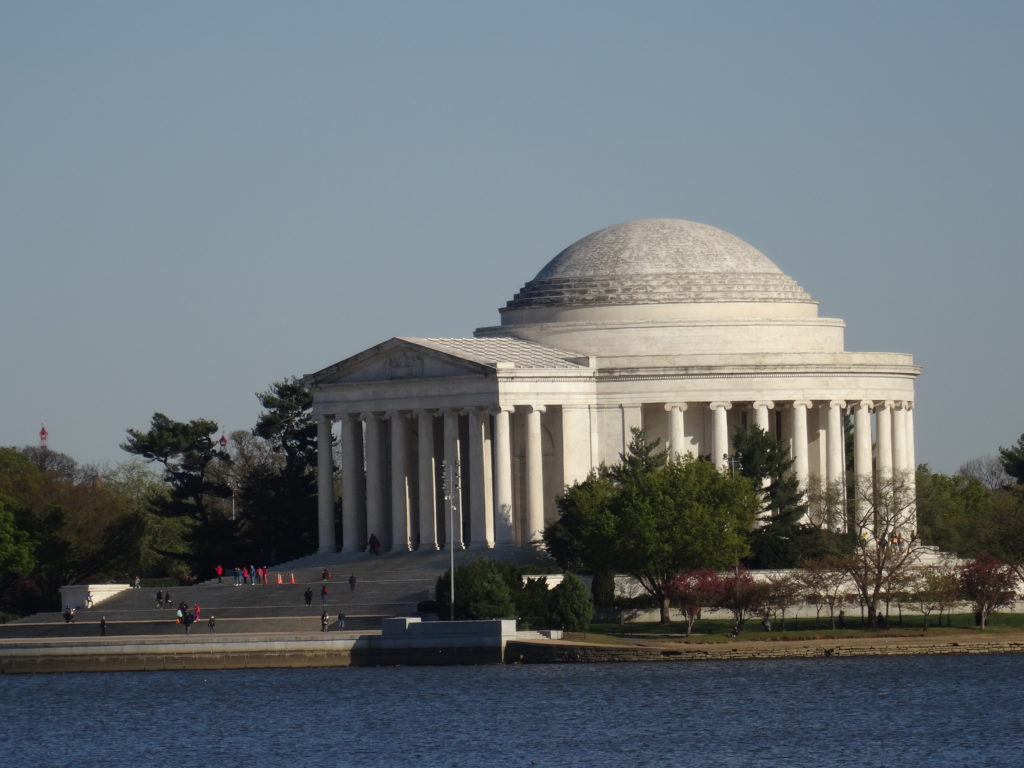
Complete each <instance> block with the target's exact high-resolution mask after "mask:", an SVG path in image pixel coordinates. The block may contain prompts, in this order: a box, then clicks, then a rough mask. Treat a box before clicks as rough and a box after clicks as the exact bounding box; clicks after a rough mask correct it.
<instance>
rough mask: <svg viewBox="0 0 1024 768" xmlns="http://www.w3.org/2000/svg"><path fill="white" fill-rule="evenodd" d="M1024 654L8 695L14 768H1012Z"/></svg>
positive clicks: (0, 687) (62, 678)
mask: <svg viewBox="0 0 1024 768" xmlns="http://www.w3.org/2000/svg"><path fill="white" fill-rule="evenodd" d="M1022 683H1024V655H996V656H921V657H902V658H884V659H837V658H831V659H820V660H783V661H736V662H674V663H672V662H669V663H660V664H593V665H552V666H482V667H401V668H379V669H368V668H356V669H301V670H293V669H288V670H259V671H206V672H148V673H133V672H119V673H109V674H66V675H34V676H30V675H18V676H7V677H3V678H0V749H2V751H0V755H3V763H4V764H6V765H10V766H12V767H15V766H16V767H17V768H33V767H35V766H39V767H40V768H42V767H43V766H46V767H47V768H48V767H50V766H61V767H64V766H68V767H69V768H70V767H71V766H74V767H75V768H79V767H84V768H89V767H92V766H95V767H97V768H101V767H107V766H113V767H114V768H120V766H131V767H132V768H148V767H149V766H154V767H155V766H159V767H160V768H165V767H166V768H176V767H177V766H202V767H203V768H214V767H217V766H230V768H277V766H296V767H298V768H305V767H307V766H359V767H360V768H367V767H369V768H374V767H377V766H427V767H429V766H457V767H458V768H476V767H477V766H480V767H483V766H486V767H487V768H492V767H495V766H586V767H587V768H600V767H601V766H616V767H617V768H618V767H620V766H621V767H623V768H631V767H632V766H687V767H690V766H694V767H698V768H699V767H702V766H714V768H723V766H787V767H792V766H816V767H817V766H858V767H861V766H869V767H870V766H878V767H882V766H885V767H888V766H899V767H901V768H916V767H918V766H929V767H931V766H972V768H984V767H985V766H1013V768H1018V767H1019V766H1021V765H1022V764H1024V693H1022Z"/></svg>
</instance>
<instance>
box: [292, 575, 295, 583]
mask: <svg viewBox="0 0 1024 768" xmlns="http://www.w3.org/2000/svg"><path fill="white" fill-rule="evenodd" d="M294 583H295V574H294V573H293V574H292V584H294Z"/></svg>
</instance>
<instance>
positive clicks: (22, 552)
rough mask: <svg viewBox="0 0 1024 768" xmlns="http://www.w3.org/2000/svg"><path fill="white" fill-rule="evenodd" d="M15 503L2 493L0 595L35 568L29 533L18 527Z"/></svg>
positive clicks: (0, 502) (0, 507) (0, 513)
mask: <svg viewBox="0 0 1024 768" xmlns="http://www.w3.org/2000/svg"><path fill="white" fill-rule="evenodd" d="M14 506H15V502H14V501H13V500H12V499H9V498H8V497H6V496H5V495H4V494H3V493H0V593H2V592H3V591H4V590H6V589H7V587H8V586H10V584H11V583H12V582H14V581H15V580H17V579H22V578H25V577H26V576H28V575H29V574H30V573H31V572H32V569H33V567H34V566H35V553H34V552H33V549H32V542H31V539H30V537H29V535H28V533H27V532H26V531H25V530H24V529H22V528H21V526H19V525H18V522H17V520H16V519H15V515H14V511H13V507H14Z"/></svg>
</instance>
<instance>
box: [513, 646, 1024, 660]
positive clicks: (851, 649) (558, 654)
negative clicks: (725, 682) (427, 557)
mask: <svg viewBox="0 0 1024 768" xmlns="http://www.w3.org/2000/svg"><path fill="white" fill-rule="evenodd" d="M956 653H966V654H977V653H1024V642H999V641H996V642H977V643H973V642H972V643H950V642H939V641H937V642H934V643H913V644H910V643H906V642H897V643H891V644H888V643H872V644H869V645H847V644H843V643H842V642H837V643H835V644H828V645H806V644H801V643H799V642H796V641H794V642H793V643H792V644H790V643H785V642H764V643H759V644H758V647H753V648H752V647H743V648H736V647H732V646H728V645H724V646H721V647H717V646H712V645H706V646H700V647H695V646H679V647H676V648H667V647H661V648H659V647H625V646H615V645H571V644H566V643H527V642H522V641H513V642H510V643H508V644H507V645H506V647H505V662H506V663H507V664H569V663H598V662H628V661H634V662H635V661H716V660H741V659H812V658H826V657H855V656H922V655H932V654H956Z"/></svg>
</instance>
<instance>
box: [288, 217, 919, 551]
mask: <svg viewBox="0 0 1024 768" xmlns="http://www.w3.org/2000/svg"><path fill="white" fill-rule="evenodd" d="M500 313H501V323H500V325H497V326H492V327H484V328H478V329H477V330H476V332H475V334H474V337H473V338H454V339H453V338H444V339H441V338H418V337H402V338H393V339H390V340H388V341H385V342H383V343H382V344H379V345H377V346H375V347H373V348H371V349H367V350H365V351H363V352H360V353H359V354H357V355H354V356H352V357H349V358H347V359H345V360H342V361H341V362H339V363H336V364H335V365H332V366H330V367H328V368H324V369H323V370H321V371H318V372H316V373H313V374H310V375H308V376H306V377H305V378H304V381H305V383H306V384H307V385H308V386H310V388H311V389H312V391H313V400H314V413H315V415H316V418H317V420H318V425H319V432H318V435H319V444H320V447H321V450H320V452H319V455H320V465H319V475H320V506H319V512H320V514H319V521H320V531H319V533H320V551H322V552H330V551H335V549H336V548H338V546H339V545H340V547H341V549H342V550H344V551H350V552H351V551H358V550H361V549H363V548H364V547H365V546H366V542H367V539H368V537H369V536H370V535H371V534H373V535H376V536H377V538H378V539H380V540H381V542H382V543H383V545H384V548H385V549H388V550H391V551H407V550H416V549H424V548H425V549H429V550H435V549H441V548H445V547H452V546H453V547H457V548H462V547H471V548H481V549H483V548H491V547H501V546H517V547H528V546H533V545H534V544H536V542H537V541H538V540H539V538H540V533H541V531H542V530H543V528H544V525H545V524H546V523H548V522H550V521H551V520H553V519H555V518H556V517H557V511H556V508H555V498H556V496H557V495H558V493H560V492H561V490H562V489H563V488H564V487H565V486H566V485H567V484H571V483H573V482H575V481H577V480H581V479H583V478H585V477H586V476H587V474H588V473H589V472H590V471H591V469H593V468H595V467H597V466H598V465H599V464H600V463H601V462H606V463H609V464H611V463H614V462H616V461H618V458H619V454H620V453H622V452H623V450H624V449H625V447H626V445H627V444H628V442H629V439H630V430H631V428H633V427H639V428H641V429H643V430H645V432H646V433H647V434H648V436H649V437H651V438H660V439H661V441H662V443H663V444H665V445H667V446H668V447H669V449H670V450H671V451H672V452H674V453H677V454H693V455H700V456H709V457H710V458H711V459H712V460H713V461H714V462H715V463H716V464H717V465H718V466H719V468H721V469H725V468H726V466H727V462H728V456H729V454H730V453H731V447H730V435H731V434H732V433H733V431H734V430H735V428H736V427H737V426H740V425H751V424H756V425H758V426H761V427H762V428H764V429H765V430H766V431H768V432H769V433H771V434H772V435H774V436H776V437H777V438H779V439H781V440H783V441H785V442H786V443H787V445H788V446H789V447H790V449H791V452H792V455H793V457H794V459H795V464H794V471H795V473H796V475H797V476H798V478H799V480H800V482H801V485H802V486H803V487H804V488H809V487H811V485H812V484H814V483H831V482H840V481H842V480H843V479H844V477H845V473H846V461H845V451H846V446H845V443H844V440H845V437H844V430H843V423H844V420H845V419H844V416H846V415H847V414H849V415H850V416H851V417H852V420H853V424H854V438H853V442H854V445H853V456H854V472H855V473H856V474H857V476H858V478H859V479H866V480H869V479H871V478H872V477H886V476H892V475H894V474H896V473H906V474H907V475H911V474H912V471H913V468H914V466H915V460H914V439H913V403H914V381H915V378H916V376H917V375H918V373H919V371H920V369H919V368H918V367H917V366H916V365H914V363H913V359H912V357H911V356H910V355H908V354H900V353H863V352H847V351H845V349H844V345H843V329H844V324H843V322H842V321H841V320H838V319H834V318H822V317H819V316H818V304H817V302H816V301H814V300H813V299H812V298H811V297H810V296H809V295H808V294H807V293H806V292H805V291H804V290H803V289H802V288H800V286H799V285H797V284H796V283H795V282H794V281H793V280H792V279H791V278H789V277H787V276H786V275H784V274H783V273H782V272H781V270H779V268H778V267H777V266H776V265H775V264H773V263H772V262H771V261H770V260H769V259H768V258H767V257H765V256H764V255H763V254H761V253H760V252H759V251H757V250H756V249H754V248H753V247H752V246H750V245H749V244H747V243H745V242H744V241H742V240H740V239H739V238H737V237H735V236H733V235H730V234H728V233H726V232H723V231H722V230H718V229H715V228H714V227H709V226H707V225H703V224H697V223H694V222H688V221H681V220H676V219H647V220H641V221H635V222H628V223H626V224H619V225H616V226H613V227H609V228H607V229H604V230H600V231H599V232H595V233H593V234H592V235H588V236H587V237H585V238H583V239H581V240H580V241H578V242H576V243H574V244H573V245H572V246H570V247H569V248H567V249H565V250H564V251H562V252H561V253H559V254H558V255H557V256H556V257H555V258H554V259H552V260H551V261H550V262H549V263H548V264H547V266H545V267H544V269H542V270H541V272H540V273H538V275H537V276H536V277H535V278H534V279H533V280H531V281H529V282H528V283H526V285H525V286H524V287H523V289H521V290H520V291H519V292H518V293H517V294H516V295H515V296H514V297H513V299H512V300H511V301H509V302H508V303H507V305H506V306H505V307H504V308H502V309H501V310H500ZM335 432H337V434H338V437H339V438H340V442H341V456H342V458H341V470H342V472H341V475H342V488H341V531H336V530H335V514H334V506H333V505H334V490H333V482H332V481H333V467H332V459H331V451H330V445H331V442H332V435H333V434H335ZM449 498H450V500H451V502H452V505H451V507H453V508H454V509H452V508H451V507H450V506H449V503H448V501H449ZM451 520H454V524H451V522H450V521H451Z"/></svg>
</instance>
